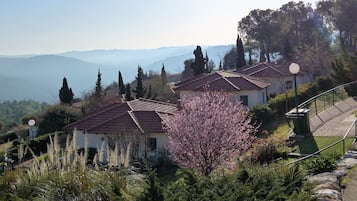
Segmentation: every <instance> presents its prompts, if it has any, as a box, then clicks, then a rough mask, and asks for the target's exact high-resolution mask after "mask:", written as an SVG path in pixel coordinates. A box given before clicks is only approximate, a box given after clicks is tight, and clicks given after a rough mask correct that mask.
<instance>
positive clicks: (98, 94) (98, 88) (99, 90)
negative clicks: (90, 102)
mask: <svg viewBox="0 0 357 201" xmlns="http://www.w3.org/2000/svg"><path fill="white" fill-rule="evenodd" d="M103 96H104V90H103V87H102V74H101V73H100V69H98V75H97V81H96V83H95V91H94V97H95V100H96V101H101V100H102V99H103Z"/></svg>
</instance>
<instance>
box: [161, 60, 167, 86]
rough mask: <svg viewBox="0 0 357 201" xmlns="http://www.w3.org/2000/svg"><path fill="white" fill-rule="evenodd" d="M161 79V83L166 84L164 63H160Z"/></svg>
mask: <svg viewBox="0 0 357 201" xmlns="http://www.w3.org/2000/svg"><path fill="white" fill-rule="evenodd" d="M161 81H162V83H163V85H166V84H167V76H166V71H165V66H164V64H162V68H161Z"/></svg>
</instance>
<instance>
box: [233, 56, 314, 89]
mask: <svg viewBox="0 0 357 201" xmlns="http://www.w3.org/2000/svg"><path fill="white" fill-rule="evenodd" d="M289 65H290V63H278V64H275V63H259V64H256V65H252V66H245V67H242V68H239V69H238V70H236V71H235V72H238V73H241V74H245V75H249V76H253V77H256V78H259V79H261V80H265V81H266V82H269V83H270V86H268V93H269V95H271V94H280V93H284V92H285V91H286V90H287V89H291V88H292V87H293V86H294V76H293V75H292V74H291V73H290V72H289ZM300 68H301V70H300V72H299V73H298V74H297V75H296V83H297V85H301V84H304V83H308V82H310V81H311V76H310V75H309V73H308V72H307V71H306V70H304V67H303V66H300Z"/></svg>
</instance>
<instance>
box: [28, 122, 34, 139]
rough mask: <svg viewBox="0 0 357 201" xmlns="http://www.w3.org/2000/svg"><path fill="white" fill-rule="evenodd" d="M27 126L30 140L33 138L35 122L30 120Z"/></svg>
mask: <svg viewBox="0 0 357 201" xmlns="http://www.w3.org/2000/svg"><path fill="white" fill-rule="evenodd" d="M27 124H28V125H29V138H30V139H32V138H33V137H35V131H34V126H35V124H36V122H35V120H33V119H30V120H29V121H28V123H27Z"/></svg>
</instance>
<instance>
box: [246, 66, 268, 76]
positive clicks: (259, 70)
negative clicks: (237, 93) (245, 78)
mask: <svg viewBox="0 0 357 201" xmlns="http://www.w3.org/2000/svg"><path fill="white" fill-rule="evenodd" d="M267 68H269V66H265V67H264V68H261V69H258V70H256V71H254V72H251V73H249V76H253V75H254V74H255V73H259V72H261V71H263V70H265V69H267Z"/></svg>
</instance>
